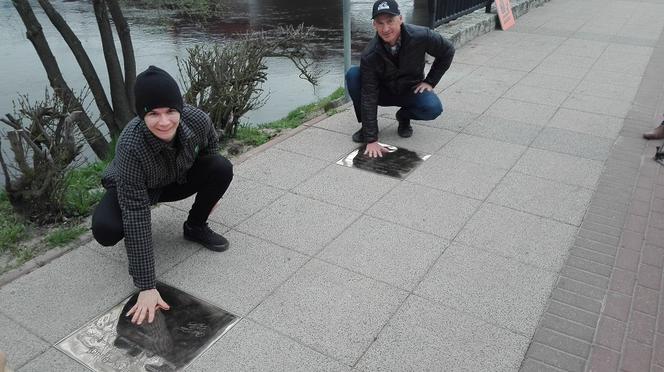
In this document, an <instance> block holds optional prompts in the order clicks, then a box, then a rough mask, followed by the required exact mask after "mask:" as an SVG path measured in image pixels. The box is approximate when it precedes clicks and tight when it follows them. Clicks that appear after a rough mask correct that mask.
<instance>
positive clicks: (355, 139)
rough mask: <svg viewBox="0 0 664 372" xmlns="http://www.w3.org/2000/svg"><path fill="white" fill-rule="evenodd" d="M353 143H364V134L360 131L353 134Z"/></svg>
mask: <svg viewBox="0 0 664 372" xmlns="http://www.w3.org/2000/svg"><path fill="white" fill-rule="evenodd" d="M353 142H357V143H364V132H362V129H360V130H358V131H357V132H355V133H353Z"/></svg>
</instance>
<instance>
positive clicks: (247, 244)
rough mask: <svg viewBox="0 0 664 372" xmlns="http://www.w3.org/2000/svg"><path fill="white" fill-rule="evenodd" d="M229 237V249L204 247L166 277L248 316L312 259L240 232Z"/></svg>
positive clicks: (192, 292) (176, 283)
mask: <svg viewBox="0 0 664 372" xmlns="http://www.w3.org/2000/svg"><path fill="white" fill-rule="evenodd" d="M227 238H228V240H229V241H230V242H231V248H230V249H229V250H228V251H226V252H224V253H216V252H211V251H209V250H207V249H204V250H201V251H200V252H198V253H197V254H195V255H194V256H192V257H190V258H189V259H187V260H186V261H184V262H182V263H181V264H180V265H178V266H177V267H176V268H174V269H172V270H170V271H169V272H167V273H166V274H165V275H163V278H162V279H163V280H164V281H166V282H168V283H170V284H172V285H173V286H175V287H177V288H180V289H182V290H184V291H186V292H188V293H191V294H193V295H195V296H197V297H199V298H201V299H204V300H206V301H209V302H211V303H214V304H217V305H219V306H220V307H221V308H223V309H226V310H228V311H230V312H232V313H234V314H238V315H246V314H247V313H249V311H251V309H253V308H254V307H256V306H257V305H258V304H259V303H260V302H261V301H263V300H264V299H265V298H266V297H267V296H268V295H269V294H270V293H271V292H272V291H273V290H274V289H275V288H277V287H278V286H279V285H280V284H281V283H282V282H284V281H285V280H286V279H287V278H288V277H290V276H291V275H292V274H293V273H294V272H295V271H296V270H297V269H298V268H299V267H300V266H302V265H303V264H304V263H305V262H306V261H307V259H308V258H307V257H306V256H303V255H301V254H299V253H296V252H294V251H291V250H288V249H285V248H281V247H278V246H276V245H274V244H271V243H268V242H266V241H263V240H260V239H257V238H254V237H250V236H248V235H245V234H242V233H239V232H236V231H231V232H230V233H229V234H228V235H227Z"/></svg>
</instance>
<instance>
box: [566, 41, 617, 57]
mask: <svg viewBox="0 0 664 372" xmlns="http://www.w3.org/2000/svg"><path fill="white" fill-rule="evenodd" d="M608 45H609V43H607V42H602V41H592V40H580V39H567V40H565V41H564V42H563V43H562V44H561V45H560V47H559V48H558V49H557V50H556V51H557V52H559V53H561V54H570V55H574V56H580V57H588V58H595V59H597V58H599V57H600V56H601V55H602V53H604V51H605V50H606V47H607V46H608Z"/></svg>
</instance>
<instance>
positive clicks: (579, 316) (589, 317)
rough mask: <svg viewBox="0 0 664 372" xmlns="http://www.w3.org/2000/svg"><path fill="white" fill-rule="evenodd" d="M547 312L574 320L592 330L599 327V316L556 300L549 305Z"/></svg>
mask: <svg viewBox="0 0 664 372" xmlns="http://www.w3.org/2000/svg"><path fill="white" fill-rule="evenodd" d="M547 312H549V313H551V314H554V315H557V316H559V317H562V318H565V319H569V320H573V321H575V322H578V323H581V324H583V325H586V326H588V327H591V328H595V327H596V326H597V319H598V316H597V314H593V313H591V312H588V311H585V310H583V309H579V308H577V307H574V306H570V305H567V304H564V303H562V302H558V301H555V300H553V301H551V302H550V303H549V308H548V309H547Z"/></svg>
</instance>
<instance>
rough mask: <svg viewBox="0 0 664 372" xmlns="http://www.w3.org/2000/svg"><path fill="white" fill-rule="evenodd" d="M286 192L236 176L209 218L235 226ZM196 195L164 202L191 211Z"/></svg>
mask: <svg viewBox="0 0 664 372" xmlns="http://www.w3.org/2000/svg"><path fill="white" fill-rule="evenodd" d="M284 193H285V191H284V190H280V189H277V188H274V187H271V186H267V185H263V184H261V183H258V182H255V181H251V180H248V179H246V178H243V177H239V176H234V177H233V182H232V183H231V185H230V186H229V188H228V190H227V191H226V194H225V195H224V197H223V198H222V199H221V200H220V201H219V204H218V205H217V206H216V207H215V208H214V209H213V210H212V213H210V216H209V217H208V219H209V220H210V221H214V222H217V223H219V224H222V225H224V226H229V227H233V226H235V225H237V224H238V223H240V222H242V221H244V220H246V219H247V218H248V217H249V216H251V215H253V214H254V213H256V212H257V211H259V210H261V209H263V207H265V206H266V205H268V204H270V203H272V202H273V201H275V200H276V199H277V198H278V197H280V196H281V195H283V194H284ZM194 199H195V195H192V196H190V197H189V198H187V199H184V200H179V201H176V202H172V203H164V204H166V205H169V206H172V207H175V208H177V209H179V210H182V211H184V212H187V213H189V210H190V209H191V206H192V204H193V203H194Z"/></svg>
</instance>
